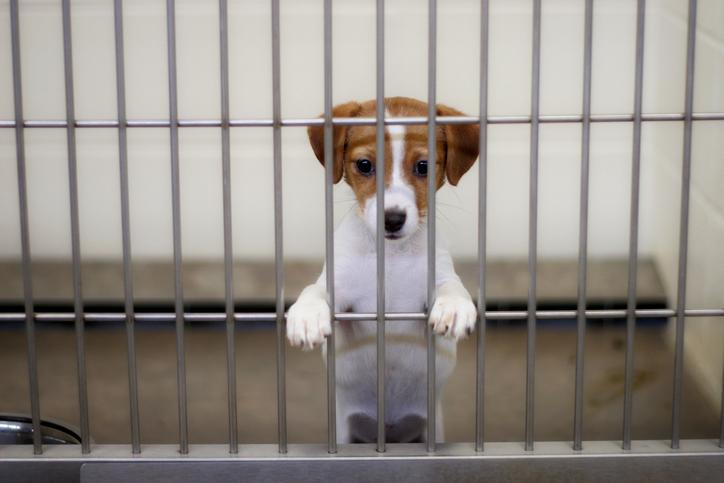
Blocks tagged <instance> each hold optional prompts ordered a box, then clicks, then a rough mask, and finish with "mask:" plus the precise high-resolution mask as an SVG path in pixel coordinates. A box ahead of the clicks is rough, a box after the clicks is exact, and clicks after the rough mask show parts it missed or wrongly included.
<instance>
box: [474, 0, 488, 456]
mask: <svg viewBox="0 0 724 483" xmlns="http://www.w3.org/2000/svg"><path fill="white" fill-rule="evenodd" d="M489 13H490V5H489V0H481V2H480V111H479V116H480V161H479V164H478V267H479V268H478V320H479V322H478V332H477V335H476V351H475V451H483V449H484V445H485V438H484V431H485V330H486V320H485V310H486V303H485V271H486V242H487V216H486V215H487V212H486V210H487V208H486V204H487V196H488V24H489V22H488V20H489Z"/></svg>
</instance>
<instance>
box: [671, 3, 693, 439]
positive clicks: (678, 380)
mask: <svg viewBox="0 0 724 483" xmlns="http://www.w3.org/2000/svg"><path fill="white" fill-rule="evenodd" d="M696 7H697V0H689V26H688V42H687V47H686V98H685V100H684V153H683V160H682V167H681V218H680V221H679V281H678V287H677V288H678V290H677V294H676V349H675V353H674V401H673V406H672V409H671V447H672V448H673V449H678V448H679V438H680V415H681V388H682V384H683V372H684V323H685V321H686V319H685V316H684V310H685V309H686V267H687V261H688V248H689V187H690V184H691V182H690V181H691V138H692V128H693V124H692V112H693V110H694V65H695V63H694V57H695V55H696Z"/></svg>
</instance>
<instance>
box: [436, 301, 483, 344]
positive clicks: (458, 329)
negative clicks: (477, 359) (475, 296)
mask: <svg viewBox="0 0 724 483" xmlns="http://www.w3.org/2000/svg"><path fill="white" fill-rule="evenodd" d="M477 317H478V313H477V310H476V308H475V305H473V303H472V302H471V301H470V299H469V298H467V297H461V296H458V295H441V296H439V297H437V299H436V300H435V304H434V305H433V306H432V311H431V312H430V320H429V321H428V322H429V324H430V325H431V326H432V329H433V330H434V331H435V333H436V334H440V335H445V336H447V337H452V338H453V339H455V340H459V339H461V338H463V337H465V336H467V335H469V334H471V333H472V332H473V330H474V329H475V321H476V319H477Z"/></svg>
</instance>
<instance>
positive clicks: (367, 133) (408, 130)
mask: <svg viewBox="0 0 724 483" xmlns="http://www.w3.org/2000/svg"><path fill="white" fill-rule="evenodd" d="M376 113H377V103H376V102H375V101H374V100H372V101H368V102H365V103H363V104H362V106H361V109H360V111H359V114H358V117H375V115H376ZM426 115H427V104H426V103H424V102H422V101H418V100H416V99H410V98H407V97H392V98H387V99H385V116H386V117H424V116H426ZM376 133H377V129H376V127H375V126H353V127H351V128H350V129H349V131H348V142H349V147H350V148H355V147H360V146H365V145H372V146H374V145H375V143H376ZM397 133H404V138H405V141H406V142H407V143H416V142H419V143H423V144H424V143H426V142H427V127H426V126H418V125H408V126H404V129H396V130H395V129H390V127H388V128H387V129H385V138H386V140H387V141H388V142H389V141H390V140H394V138H395V135H396V134H397ZM391 138H392V139H391Z"/></svg>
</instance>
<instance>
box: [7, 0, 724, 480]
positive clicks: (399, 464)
mask: <svg viewBox="0 0 724 483" xmlns="http://www.w3.org/2000/svg"><path fill="white" fill-rule="evenodd" d="M531 3H532V7H533V15H532V20H533V23H532V26H531V27H532V46H531V47H532V57H531V58H532V65H531V72H532V75H531V80H532V82H531V85H530V93H529V94H530V99H531V110H530V114H529V115H498V116H493V115H489V114H488V112H489V109H488V107H489V106H488V90H489V85H488V63H489V42H488V41H489V19H490V15H489V1H488V0H481V11H480V12H481V14H480V24H481V35H480V44H479V46H476V47H477V48H479V57H480V83H479V92H480V111H479V115H478V116H456V117H449V116H437V115H436V108H435V105H436V101H437V92H436V76H437V69H436V68H437V65H438V62H437V54H438V52H437V50H438V49H437V35H438V34H437V16H436V14H437V2H436V0H429V18H428V22H429V23H428V34H429V35H428V52H427V56H428V57H427V59H428V93H427V99H426V100H427V102H428V105H429V111H428V115H427V117H423V118H416V117H405V118H386V117H385V112H384V105H383V100H384V98H385V84H384V80H385V69H384V67H385V49H384V46H385V36H384V31H385V30H384V27H385V2H384V0H377V2H376V16H375V19H376V32H377V43H376V73H375V78H376V96H377V97H376V99H377V106H378V107H377V113H376V117H375V118H334V117H333V115H332V104H333V100H332V99H333V97H332V92H333V91H332V88H333V85H332V84H333V83H332V49H333V47H334V46H333V42H332V28H333V17H332V8H333V2H332V0H324V86H323V89H324V115H323V117H321V118H284V117H283V116H282V104H281V103H282V100H281V76H280V71H281V68H282V62H281V56H280V2H279V0H271V26H270V29H271V39H272V94H273V108H272V117H271V118H269V119H266V118H265V119H235V118H232V117H231V115H230V109H229V90H230V87H229V47H228V25H229V15H228V5H227V1H226V0H219V31H220V37H219V52H220V54H221V55H220V72H219V82H220V93H221V96H220V101H221V105H220V108H221V111H220V112H221V116H220V118H219V119H201V120H198V119H196V120H191V119H183V118H181V117H180V116H179V110H178V85H177V81H178V76H177V65H176V58H177V53H176V38H177V34H176V23H175V19H176V12H175V2H174V0H167V2H166V9H167V12H166V22H167V24H166V27H167V30H166V35H167V41H168V43H167V49H168V51H167V52H168V93H169V104H168V105H169V113H168V118H167V119H132V118H129V117H128V116H127V113H126V90H125V89H126V84H125V77H124V75H125V74H124V73H125V64H124V62H125V58H124V56H125V51H124V43H123V40H124V36H123V32H124V31H123V19H124V14H123V1H122V0H114V2H113V4H114V21H115V23H114V34H115V65H116V72H115V76H116V95H117V99H116V100H117V119H115V120H112V121H105V120H104V121H99V120H91V119H79V118H77V117H76V114H75V104H74V88H75V85H74V72H73V55H72V53H73V48H72V47H73V45H72V32H71V8H72V2H71V1H70V0H62V21H63V53H64V63H63V67H64V76H65V77H64V86H65V119H64V120H46V119H27V118H26V116H25V114H24V111H23V91H22V85H23V83H22V78H21V60H22V59H21V48H20V21H19V12H20V10H21V9H22V8H23V4H22V2H19V1H18V0H10V3H9V7H10V23H11V49H12V74H13V75H12V77H13V88H14V92H13V100H14V114H15V118H14V119H13V120H0V128H5V129H11V130H14V132H15V146H16V159H17V176H18V179H17V187H18V199H19V220H20V237H21V248H22V274H23V295H24V310H23V312H22V313H20V312H17V313H0V323H3V322H6V323H9V322H22V323H24V324H25V330H26V335H27V353H28V361H27V362H28V378H29V387H30V395H29V396H30V405H29V407H30V408H31V413H32V425H33V428H34V433H33V439H34V441H33V445H32V446H11V445H5V446H0V474H3V473H4V474H6V475H9V476H10V481H13V480H14V479H18V480H19V479H22V478H32V477H33V476H35V477H39V476H40V475H43V474H47V473H46V472H50V471H53V472H57V473H56V474H57V475H58V477H59V478H62V479H67V480H68V481H72V480H73V479H76V478H77V477H78V475H79V474H80V476H81V478H82V479H83V481H130V480H137V479H142V478H144V479H151V478H160V477H162V476H165V477H169V478H171V477H173V478H176V479H177V481H191V480H192V479H194V478H196V477H199V475H203V478H207V479H208V480H209V481H210V480H212V479H219V478H224V479H227V480H230V481H247V480H246V479H248V480H252V481H253V480H254V479H257V480H261V479H265V478H266V479H282V478H291V479H299V480H304V481H318V480H320V479H322V478H331V477H336V478H341V477H342V476H343V475H344V476H345V477H347V478H358V479H360V480H363V479H372V478H378V479H391V478H393V477H394V478H399V479H401V480H405V481H407V480H410V481H412V480H413V479H420V478H422V479H425V478H427V479H430V480H439V479H442V478H443V477H445V478H456V479H463V480H470V481H472V480H474V479H475V478H477V477H479V476H480V475H486V476H487V477H490V478H493V479H495V480H499V481H507V480H510V481H514V480H519V479H522V478H525V477H528V478H531V477H532V476H533V475H535V476H537V477H538V478H540V479H542V480H546V479H548V480H557V479H564V478H575V479H576V480H578V481H587V480H601V479H610V478H614V477H617V478H622V479H624V480H634V479H638V478H640V477H641V475H642V474H645V475H646V477H647V478H650V479H652V480H666V479H672V480H689V481H692V480H693V479H696V478H699V479H701V480H705V479H708V480H714V479H716V478H717V477H720V475H722V474H724V450H722V447H724V404H722V419H721V425H720V428H719V433H720V437H719V439H718V441H714V440H687V439H683V438H682V437H681V429H680V427H681V418H680V413H681V400H682V380H683V364H684V358H683V352H684V324H685V318H688V317H718V318H719V319H718V320H719V321H722V317H724V308H722V307H718V306H715V307H699V306H696V307H691V306H687V304H686V296H687V261H688V255H689V246H688V235H689V232H688V227H689V203H690V200H689V197H690V177H691V157H692V156H691V152H692V130H693V126H694V124H695V123H696V122H699V121H718V122H721V121H724V113H717V112H695V111H694V78H695V77H694V76H695V69H694V66H695V62H694V61H695V54H696V38H697V37H696V35H697V5H698V2H697V0H689V1H688V24H687V50H686V91H685V105H684V112H682V113H676V112H674V113H656V114H651V113H645V112H644V111H643V94H644V82H643V76H644V62H645V57H644V52H645V49H644V39H645V37H644V26H645V20H646V6H647V2H646V0H636V5H637V13H636V25H637V27H636V47H635V57H636V67H635V83H634V90H635V92H634V105H633V106H632V113H631V114H593V113H592V109H591V92H592V81H591V78H592V57H593V47H592V43H593V36H592V35H593V34H592V32H593V29H594V23H595V22H594V7H595V5H594V4H595V2H594V1H593V0H585V17H584V39H583V40H584V43H583V45H584V48H583V52H584V61H583V66H584V72H583V96H582V106H581V107H582V109H581V114H574V115H543V114H541V112H540V69H541V23H542V15H541V10H542V4H543V3H544V2H543V0H531ZM648 122H682V123H683V126H684V128H683V136H684V138H683V153H682V173H681V198H680V211H679V213H678V214H677V216H678V217H679V220H680V225H679V230H680V231H679V236H678V255H679V257H678V284H677V292H676V304H675V306H674V308H672V309H668V308H667V309H642V308H639V307H637V298H636V294H637V287H636V283H637V266H638V242H639V198H640V192H639V190H640V178H641V173H640V164H641V163H640V160H641V136H642V125H643V123H648ZM559 123H563V124H575V125H580V127H581V133H582V142H581V175H580V213H579V222H580V227H581V228H580V230H579V231H580V233H579V239H578V293H577V308H576V309H575V310H540V309H539V308H538V306H537V300H538V298H537V286H536V280H537V279H536V271H537V267H538V246H537V234H538V231H539V227H538V221H539V220H538V203H539V198H538V182H539V175H538V169H539V133H540V128H541V125H543V124H559ZM594 123H626V124H629V125H630V126H631V128H632V130H633V146H632V173H631V191H630V203H631V204H630V210H631V211H630V220H629V224H630V227H629V236H630V238H629V259H628V260H629V267H628V286H627V308H626V309H620V310H619V309H617V310H613V309H610V310H599V309H596V310H592V309H590V308H588V307H587V298H586V290H587V267H588V258H587V253H588V251H587V250H588V241H589V240H588V233H587V230H586V227H587V226H588V204H589V176H590V173H589V155H590V130H591V125H592V124H594ZM445 124H479V125H480V147H481V150H480V153H481V154H480V159H479V165H478V172H477V175H478V180H479V187H480V189H479V193H478V195H479V198H478V206H477V207H476V209H477V216H478V246H477V248H478V262H479V275H478V277H479V278H478V286H479V291H478V293H477V304H478V305H477V306H478V328H477V331H476V333H475V337H476V347H477V360H476V377H475V387H476V402H475V411H476V412H475V423H474V424H475V440H474V441H471V442H470V443H446V444H436V443H435V424H434V418H435V415H434V411H435V410H434V406H435V404H434V401H435V396H436V395H435V377H434V376H435V357H434V356H433V354H434V350H435V336H434V335H433V334H432V331H431V330H429V329H428V336H427V351H428V357H427V371H428V385H427V397H428V399H427V400H428V415H427V418H428V422H429V424H428V426H427V442H426V443H425V444H424V445H386V444H385V438H384V436H385V426H384V421H379V422H378V443H377V444H376V445H342V446H340V445H338V444H337V441H336V428H335V414H334V411H335V384H336V375H335V346H334V333H333V334H332V335H331V336H330V337H329V339H328V342H327V374H326V381H327V408H326V411H327V420H328V431H327V433H328V434H327V439H328V441H327V444H326V445H314V444H289V443H288V438H287V411H286V405H287V396H286V390H285V389H286V380H285V379H286V366H285V351H286V348H285V344H286V341H285V305H284V291H283V287H284V285H283V280H284V276H285V274H284V265H283V258H284V232H283V199H282V170H283V159H282V133H283V131H284V128H285V127H300V126H302V127H303V126H323V127H324V132H325V144H324V153H325V158H326V159H331V158H332V157H333V146H332V132H333V126H335V125H347V126H351V125H367V126H375V128H376V133H377V146H378V149H377V152H378V153H379V154H378V156H377V162H378V164H379V167H378V169H379V170H380V171H381V172H384V163H385V159H384V154H383V153H384V149H382V146H384V129H385V126H389V125H427V126H428V139H429V146H430V147H433V146H435V141H436V139H435V134H436V127H437V126H438V125H445ZM495 124H505V125H508V124H523V125H526V126H529V128H530V153H529V160H530V164H529V169H530V177H529V187H528V194H529V198H528V203H529V213H530V215H529V219H528V229H529V235H528V268H529V274H530V275H529V290H528V299H527V302H528V303H527V309H526V310H523V311H519V310H510V311H502V310H489V309H488V307H486V302H485V301H486V291H485V290H486V278H485V277H486V261H487V260H486V252H487V250H486V238H487V231H486V229H487V220H486V209H485V207H486V203H487V197H486V196H487V189H486V187H487V180H488V178H487V167H488V149H487V148H488V129H489V126H490V125H495ZM186 127H199V128H201V127H206V128H215V129H220V132H221V165H222V173H223V241H224V275H225V299H224V307H225V309H224V311H223V312H221V311H220V312H213V313H211V312H210V313H199V312H189V311H187V310H186V309H185V306H184V287H183V284H182V264H183V261H182V246H181V238H182V237H181V223H182V217H181V207H180V205H181V200H180V174H179V170H180V168H179V152H180V148H179V131H180V130H182V129H183V128H186ZM250 127H266V128H271V129H272V133H273V167H274V176H273V188H274V197H273V202H274V214H275V216H274V233H275V237H274V260H275V280H276V286H275V302H276V310H275V311H274V312H264V313H245V312H235V308H234V298H233V287H234V278H233V249H232V201H231V185H230V170H231V144H230V132H231V130H232V129H243V128H250ZM92 128H113V129H117V131H118V154H119V167H120V171H119V173H118V174H119V177H118V181H119V183H120V192H121V223H122V230H121V231H122V247H123V274H124V310H123V311H122V312H90V311H87V310H86V309H85V308H84V299H83V292H82V273H81V247H80V242H81V239H80V238H81V237H80V227H79V223H80V217H79V198H78V173H77V152H76V132H77V131H78V130H81V129H92ZM143 128H163V129H168V131H169V135H170V136H169V140H170V145H169V150H170V159H171V180H172V182H171V189H172V192H171V195H172V203H171V206H172V230H173V266H174V311H173V312H161V313H151V312H137V311H136V309H135V307H134V287H133V283H132V280H133V277H132V265H131V262H132V250H131V224H130V210H129V186H128V141H127V133H128V130H131V129H143ZM29 129H62V130H65V133H66V136H67V159H68V179H69V194H70V220H71V248H72V267H73V272H72V273H73V277H72V278H73V310H72V311H38V310H36V307H35V299H34V296H33V281H32V270H31V262H32V257H31V248H30V230H29V221H28V218H29V204H28V199H27V197H28V195H27V180H26V168H25V160H26V154H25V132H26V130H29ZM429 152H430V159H429V169H430V172H429V177H428V179H429V182H430V184H429V188H428V206H429V210H430V212H431V213H435V209H436V208H435V207H436V193H435V190H434V189H432V187H433V180H434V179H435V164H436V163H435V159H434V157H435V155H434V153H435V149H429ZM332 166H333V163H326V168H325V240H326V246H325V259H326V263H327V286H328V287H329V299H330V306H331V307H334V283H333V274H334V269H333V266H334V239H333V228H334V227H333V221H334V200H333V183H332V179H333V177H332ZM473 171H474V170H473ZM383 183H384V180H383V178H382V177H378V179H377V188H378V189H377V195H376V196H377V201H378V204H381V203H383V199H384V190H383V189H381V188H383ZM377 215H378V218H377V230H378V233H381V232H382V230H383V229H384V224H383V223H384V220H383V213H382V210H380V211H378V214H377ZM435 224H436V221H435V216H431V217H430V218H429V221H428V228H429V231H428V247H429V254H428V280H427V283H428V307H430V306H432V302H433V301H434V297H435V291H434V288H435V257H434V253H435V244H436V230H435ZM377 240H378V243H377V265H376V270H377V281H378V285H377V300H378V304H377V306H378V310H377V312H376V313H364V314H363V313H355V314H350V313H337V314H335V317H334V318H335V320H337V321H347V322H350V323H355V321H363V320H373V321H376V322H377V326H378V332H377V340H376V343H377V370H378V372H377V381H378V386H377V387H378V406H377V407H378V413H383V412H384V407H385V401H384V397H382V395H384V382H385V381H384V377H383V376H384V371H385V358H384V347H385V333H384V327H385V324H394V323H395V321H396V320H419V321H420V323H425V321H426V319H427V315H428V314H427V313H385V311H384V306H385V304H384V301H385V287H384V273H385V265H384V237H381V236H378V237H377ZM608 317H621V318H626V328H627V338H626V351H625V361H626V369H625V385H624V388H625V396H624V405H623V408H622V409H623V425H622V428H621V435H622V436H621V440H620V441H584V439H583V425H584V421H583V409H582V408H583V394H584V393H583V390H584V385H585V382H586V381H585V378H584V372H583V367H584V361H585V355H586V351H585V346H584V337H585V333H586V321H587V320H589V319H602V318H608ZM661 317H663V318H672V319H674V320H675V327H676V337H675V364H674V367H675V370H674V374H672V379H673V389H674V390H673V395H672V402H673V404H672V414H671V438H670V440H668V441H641V440H635V439H634V438H633V436H632V432H631V423H632V418H633V415H632V405H633V404H634V399H633V366H634V354H635V348H634V337H635V328H636V320H637V319H644V318H661ZM489 319H498V320H500V319H506V320H524V321H526V324H527V349H526V378H525V383H526V392H525V393H526V400H525V421H523V422H521V424H522V425H524V428H525V437H524V441H523V442H522V444H517V443H496V442H488V441H486V438H485V407H484V404H483V401H484V395H485V393H484V391H485V380H484V374H485V344H486V331H485V328H486V321H487V320H489ZM545 319H570V320H575V321H576V324H577V331H578V332H577V351H576V362H575V364H576V372H575V394H574V395H573V397H574V423H573V427H572V441H571V442H570V443H569V442H545V441H537V440H536V437H535V434H534V426H535V425H534V417H535V412H536V411H535V399H534V396H535V383H536V378H535V368H536V327H537V322H538V321H539V320H545ZM36 321H43V322H57V323H73V324H74V325H75V336H76V348H75V349H76V354H75V356H76V360H77V376H78V391H79V392H78V403H79V409H80V439H81V445H80V447H78V446H73V445H63V446H49V445H43V444H41V432H40V427H41V417H42V408H41V407H40V398H39V393H40V390H41V388H40V387H39V382H38V376H37V371H38V368H37V353H36V342H35V337H36V328H35V322H36ZM159 321H165V322H174V323H175V330H176V333H175V335H176V347H177V360H176V364H177V390H178V393H177V402H178V414H179V420H178V433H179V441H178V445H155V444H153V445H149V444H143V438H142V428H141V425H140V419H139V411H140V410H142V408H140V407H139V401H138V381H137V367H136V360H135V358H136V356H135V353H136V351H135V344H136V342H135V328H136V325H138V324H143V323H148V322H159ZM189 321H199V322H202V321H208V322H223V323H225V327H226V340H227V362H228V363H227V368H226V369H227V389H228V444H223V445H222V444H219V445H191V444H190V443H189V429H188V404H187V387H186V382H187V368H186V358H185V337H184V334H185V322H189ZM249 321H267V322H273V323H275V324H276V329H277V346H276V354H275V357H276V370H277V381H276V382H277V411H278V414H277V427H278V435H277V439H278V444H276V445H255V444H240V443H239V441H238V430H237V427H238V425H239V424H240V423H241V424H242V425H243V419H242V418H240V416H239V414H237V409H236V400H237V397H239V395H238V392H239V391H238V388H237V375H236V365H235V360H236V353H235V345H234V338H235V334H236V332H235V331H236V324H237V323H244V322H249ZM86 322H122V323H125V328H126V334H127V346H128V385H129V396H130V397H129V401H128V404H127V410H128V411H129V412H130V415H131V417H130V422H131V428H130V429H131V444H130V445H106V444H100V445H99V444H92V438H91V437H92V435H91V432H90V426H89V410H88V391H87V375H86V373H87V369H86V359H85V339H84V336H85V327H84V325H85V323H86ZM723 388H724V384H723ZM723 402H724V401H723ZM571 475H573V476H571ZM245 478H246V479H245Z"/></svg>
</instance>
